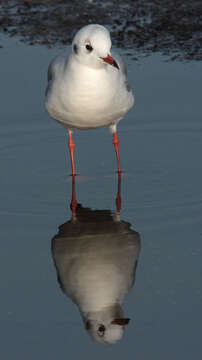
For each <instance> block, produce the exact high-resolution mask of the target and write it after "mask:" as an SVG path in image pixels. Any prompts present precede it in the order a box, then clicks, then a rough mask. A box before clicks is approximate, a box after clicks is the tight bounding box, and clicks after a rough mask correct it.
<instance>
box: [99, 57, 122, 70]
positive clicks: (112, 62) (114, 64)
mask: <svg viewBox="0 0 202 360" xmlns="http://www.w3.org/2000/svg"><path fill="white" fill-rule="evenodd" d="M100 59H102V60H103V61H104V62H106V63H107V64H109V65H112V66H114V67H116V68H117V69H118V70H119V66H118V64H117V62H116V61H115V60H114V58H113V57H112V56H111V55H107V57H105V58H102V57H101V58H100Z"/></svg>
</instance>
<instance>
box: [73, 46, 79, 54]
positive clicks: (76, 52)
mask: <svg viewBox="0 0 202 360" xmlns="http://www.w3.org/2000/svg"><path fill="white" fill-rule="evenodd" d="M73 50H74V52H75V54H78V46H77V45H76V44H74V46H73Z"/></svg>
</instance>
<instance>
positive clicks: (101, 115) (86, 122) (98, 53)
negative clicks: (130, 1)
mask: <svg viewBox="0 0 202 360" xmlns="http://www.w3.org/2000/svg"><path fill="white" fill-rule="evenodd" d="M111 45H112V44H111V39H110V33H109V31H108V30H107V29H106V28H105V27H104V26H102V25H98V24H91V25H87V26H84V27H83V28H82V29H81V30H79V31H78V32H77V34H76V35H75V37H74V39H73V42H72V48H71V53H70V55H69V57H67V58H66V57H62V56H57V57H56V58H55V59H54V60H53V61H52V62H51V63H50V65H49V69H48V87H47V90H46V101H45V106H46V110H47V112H48V113H49V115H50V116H51V117H52V118H54V119H55V120H57V121H58V122H59V123H61V124H62V125H64V127H65V128H66V129H67V130H68V132H69V144H68V146H69V151H70V157H71V164H72V175H75V166H74V147H75V144H74V141H73V137H72V132H73V131H74V130H76V129H79V130H87V129H95V128H100V127H109V129H110V130H111V131H112V133H113V144H114V147H115V151H116V156H117V163H118V172H119V173H120V172H121V166H120V158H119V140H118V136H117V131H116V129H117V124H118V122H119V121H120V120H121V119H122V118H123V116H124V115H125V114H126V113H127V112H128V110H129V109H130V108H131V107H132V106H133V104H134V96H133V94H132V91H131V89H130V86H129V82H128V78H127V72H126V67H125V65H124V63H123V60H122V59H121V57H120V56H118V55H115V54H112V53H111Z"/></svg>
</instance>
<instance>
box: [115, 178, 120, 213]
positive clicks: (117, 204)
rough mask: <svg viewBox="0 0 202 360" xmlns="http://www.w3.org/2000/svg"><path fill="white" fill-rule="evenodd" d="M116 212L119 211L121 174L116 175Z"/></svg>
mask: <svg viewBox="0 0 202 360" xmlns="http://www.w3.org/2000/svg"><path fill="white" fill-rule="evenodd" d="M116 210H117V212H120V210H121V173H119V174H118V191H117V196H116Z"/></svg>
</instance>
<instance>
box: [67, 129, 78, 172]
mask: <svg viewBox="0 0 202 360" xmlns="http://www.w3.org/2000/svg"><path fill="white" fill-rule="evenodd" d="M68 146H69V153H70V158H71V164H72V176H75V175H76V173H75V167H74V148H75V144H74V141H73V137H72V132H71V131H69V144H68Z"/></svg>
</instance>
